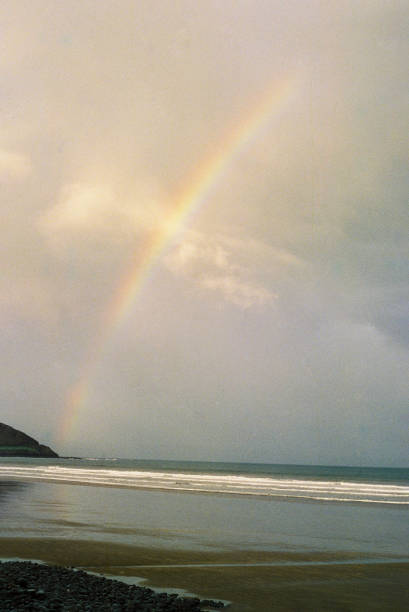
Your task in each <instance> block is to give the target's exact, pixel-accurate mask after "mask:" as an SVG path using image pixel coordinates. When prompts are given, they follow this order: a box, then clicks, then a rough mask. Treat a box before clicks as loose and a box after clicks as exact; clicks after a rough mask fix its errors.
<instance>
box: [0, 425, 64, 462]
mask: <svg viewBox="0 0 409 612" xmlns="http://www.w3.org/2000/svg"><path fill="white" fill-rule="evenodd" d="M0 457H50V458H56V457H58V455H57V453H56V452H55V451H53V450H52V449H51V448H50V447H49V446H45V445H44V444H40V443H39V442H37V440H35V439H34V438H32V437H31V436H28V435H27V434H25V433H23V432H22V431H19V430H18V429H14V427H11V426H10V425H6V424H5V423H0Z"/></svg>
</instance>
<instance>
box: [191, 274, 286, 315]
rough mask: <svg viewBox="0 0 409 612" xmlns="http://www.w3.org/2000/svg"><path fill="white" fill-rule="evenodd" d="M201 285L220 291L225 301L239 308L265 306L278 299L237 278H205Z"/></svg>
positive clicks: (262, 288) (270, 293) (260, 288)
mask: <svg viewBox="0 0 409 612" xmlns="http://www.w3.org/2000/svg"><path fill="white" fill-rule="evenodd" d="M200 284H201V285H202V286H203V287H206V288H207V289H212V290H215V291H219V292H220V293H221V294H222V295H223V297H224V299H225V300H227V301H228V302H231V303H232V304H235V305H236V306H239V307H240V308H250V307H252V306H265V305H267V304H270V303H271V302H272V301H273V300H274V298H275V297H276V296H275V295H274V294H273V293H272V292H271V291H269V290H268V289H265V288H264V287H261V286H257V285H253V284H250V283H246V282H244V281H241V280H240V279H239V278H238V277H237V276H223V275H220V276H204V277H203V278H202V279H200Z"/></svg>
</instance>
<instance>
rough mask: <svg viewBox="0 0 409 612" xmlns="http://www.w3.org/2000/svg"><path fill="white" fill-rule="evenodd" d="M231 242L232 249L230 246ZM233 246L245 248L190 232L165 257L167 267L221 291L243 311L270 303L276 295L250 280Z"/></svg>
mask: <svg viewBox="0 0 409 612" xmlns="http://www.w3.org/2000/svg"><path fill="white" fill-rule="evenodd" d="M229 242H230V247H227V246H226V245H227V244H228V243H229ZM233 244H234V247H235V249H237V246H238V245H240V247H242V246H243V245H242V243H241V241H229V239H228V238H225V237H221V236H218V237H216V238H209V237H208V236H205V235H202V234H199V232H189V234H188V237H187V238H186V239H185V240H184V241H183V242H181V243H180V244H179V245H178V246H177V247H176V248H175V249H174V250H173V251H172V252H171V253H170V254H169V255H168V256H167V257H166V258H165V265H166V266H167V268H168V269H169V270H171V271H172V272H173V273H174V274H176V275H178V276H183V277H184V278H186V279H189V280H191V281H192V282H194V283H196V284H197V285H199V286H200V287H202V288H204V289H207V290H211V291H216V292H218V293H219V294H221V295H222V297H223V299H225V300H226V301H228V302H230V303H232V304H235V305H236V306H238V307H240V308H250V307H252V306H264V305H266V304H268V303H271V302H272V301H273V299H274V298H275V297H276V296H275V294H274V293H273V292H272V291H270V290H269V289H267V288H265V287H263V286H262V285H260V284H259V283H257V282H254V281H253V280H251V279H249V278H248V277H249V275H250V273H249V270H248V269H247V268H246V267H245V266H244V265H242V264H241V263H238V261H237V259H238V258H237V251H236V252H235V250H234V249H233V246H232V245H233Z"/></svg>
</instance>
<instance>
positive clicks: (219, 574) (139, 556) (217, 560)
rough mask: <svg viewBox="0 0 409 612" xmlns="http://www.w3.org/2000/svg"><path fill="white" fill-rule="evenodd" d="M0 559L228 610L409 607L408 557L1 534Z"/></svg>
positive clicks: (383, 608)
mask: <svg viewBox="0 0 409 612" xmlns="http://www.w3.org/2000/svg"><path fill="white" fill-rule="evenodd" d="M0 557H4V558H14V557H18V558H24V559H37V560H42V561H45V562H48V563H53V564H57V565H64V566H75V567H81V568H82V569H86V570H90V571H94V572H98V573H104V574H109V575H113V576H117V577H120V576H128V577H132V576H134V577H141V578H144V579H146V580H147V583H146V584H147V585H148V586H153V587H160V588H161V589H163V590H166V588H178V589H185V590H186V591H189V592H191V593H195V594H197V595H198V596H200V597H201V598H209V599H222V600H228V601H231V602H232V605H231V607H230V608H229V609H230V610H231V611H232V612H246V611H247V612H249V611H264V610H265V611H266V612H267V611H269V610H294V611H298V610H328V611H329V610H331V611H332V610H345V611H346V610H351V611H360V612H361V611H362V610H407V609H409V588H408V585H409V562H408V561H407V559H402V560H399V559H396V558H395V559H392V558H391V559H386V558H385V557H378V558H376V556H374V555H371V559H372V560H374V561H376V563H366V560H367V558H366V557H365V556H364V555H356V554H353V553H350V554H345V553H333V554H331V553H315V552H314V553H310V554H308V553H296V552H284V551H283V552H269V551H244V550H243V551H237V550H231V551H220V552H215V551H203V550H202V551H185V550H172V549H164V548H162V549H158V548H142V547H134V546H128V545H124V544H118V543H115V544H114V543H107V542H98V541H76V540H75V541H74V540H65V539H64V540H58V539H43V538H30V539H23V538H1V539H0ZM388 561H389V562H388ZM252 564H255V565H252ZM263 564H266V565H263ZM268 564H271V565H268ZM147 566H148V567H147ZM171 566H173V567H171Z"/></svg>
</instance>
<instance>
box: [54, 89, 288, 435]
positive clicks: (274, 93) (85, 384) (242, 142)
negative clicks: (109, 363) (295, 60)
mask: <svg viewBox="0 0 409 612" xmlns="http://www.w3.org/2000/svg"><path fill="white" fill-rule="evenodd" d="M296 82H297V80H296V79H295V78H291V79H290V78H286V79H284V80H282V81H281V82H280V83H278V84H275V86H274V87H273V88H272V89H270V90H269V91H268V92H267V94H265V95H264V96H263V98H262V100H261V101H259V102H258V104H257V105H256V106H255V108H254V109H253V111H252V112H251V113H250V114H249V115H247V117H246V119H245V121H244V122H243V123H241V124H240V125H239V126H238V127H236V128H235V129H234V130H233V131H232V132H230V133H229V134H228V136H227V138H226V139H225V140H224V141H223V142H222V145H221V146H220V147H219V148H218V150H217V151H216V153H215V154H213V155H212V156H211V157H210V158H209V159H207V160H205V162H204V163H203V164H202V165H201V166H200V167H199V169H198V170H197V171H196V172H195V174H194V176H193V179H192V180H191V181H190V182H189V183H188V187H187V188H186V189H185V190H184V191H183V192H182V193H181V194H180V195H179V197H176V198H175V204H174V206H173V207H172V209H171V212H170V213H169V215H168V217H167V219H165V220H164V223H163V225H162V226H161V228H160V229H159V230H158V231H157V232H156V233H155V234H154V236H153V237H151V239H150V241H149V242H148V243H147V245H146V246H145V249H144V251H143V253H142V254H140V253H139V254H138V255H137V256H136V257H135V260H134V262H133V263H132V265H131V266H130V268H129V269H128V270H127V272H126V273H125V274H124V276H123V278H122V280H121V282H120V283H119V287H118V290H117V292H116V293H115V295H114V296H113V299H112V300H111V302H110V303H109V305H108V308H107V309H106V311H105V314H104V316H103V325H101V328H100V333H99V334H98V337H97V341H96V342H95V344H94V345H93V346H92V347H91V350H90V351H89V354H88V359H87V360H86V362H85V364H84V365H83V368H82V374H81V377H80V378H79V380H78V382H77V383H76V384H75V385H74V386H73V387H72V388H71V389H70V391H69V393H68V395H67V398H66V403H65V410H64V413H63V418H62V421H61V423H60V431H59V442H60V443H63V442H64V441H65V440H66V439H67V438H68V436H69V434H70V433H71V432H72V430H73V428H74V424H75V422H76V420H77V418H78V415H79V411H80V408H81V407H82V406H84V405H85V402H86V400H87V398H88V395H89V392H90V388H91V383H92V379H93V376H94V375H95V372H96V369H97V367H98V363H99V362H100V360H101V358H102V355H103V353H104V348H105V347H106V345H107V344H108V343H109V339H110V338H111V337H112V336H113V335H114V333H115V331H116V330H117V329H118V328H119V326H120V325H121V324H122V323H123V321H124V320H125V319H126V318H127V316H128V314H129V313H130V311H131V308H132V305H133V303H134V301H135V298H136V295H137V293H138V292H139V291H140V289H141V287H142V286H143V284H144V282H145V281H146V279H147V278H148V276H149V274H150V272H151V270H152V269H153V267H154V265H155V263H156V262H157V261H158V259H159V258H160V256H161V254H162V253H163V252H164V251H165V249H166V248H167V247H168V245H169V243H170V242H171V240H172V239H173V238H174V237H175V235H176V234H177V233H179V232H181V231H182V230H183V228H185V227H186V225H187V223H188V221H189V218H190V217H191V216H192V215H193V214H194V213H195V212H197V211H198V210H199V209H200V207H201V206H202V205H203V203H204V202H205V200H206V199H207V198H208V196H209V194H210V192H211V190H212V188H214V187H215V185H216V184H217V183H218V182H219V181H220V179H221V178H222V176H223V173H224V171H225V170H226V168H227V167H228V166H229V165H230V164H231V163H232V161H233V160H234V159H235V158H236V157H237V156H238V155H240V154H241V153H242V152H243V150H244V149H246V148H247V146H248V145H249V144H250V142H251V141H252V140H253V138H254V137H255V135H257V134H258V133H259V131H260V130H261V128H262V127H263V126H264V125H265V124H267V123H268V122H269V121H270V120H271V119H272V118H273V117H276V116H278V113H279V111H280V110H281V109H282V108H283V107H284V106H285V105H286V103H288V101H289V99H290V97H291V96H292V94H293V93H294V91H295V89H296V88H295V85H296Z"/></svg>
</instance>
